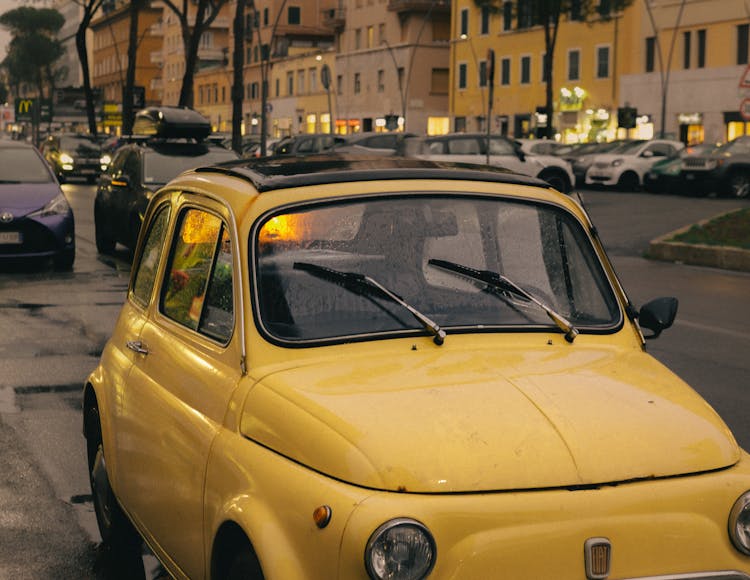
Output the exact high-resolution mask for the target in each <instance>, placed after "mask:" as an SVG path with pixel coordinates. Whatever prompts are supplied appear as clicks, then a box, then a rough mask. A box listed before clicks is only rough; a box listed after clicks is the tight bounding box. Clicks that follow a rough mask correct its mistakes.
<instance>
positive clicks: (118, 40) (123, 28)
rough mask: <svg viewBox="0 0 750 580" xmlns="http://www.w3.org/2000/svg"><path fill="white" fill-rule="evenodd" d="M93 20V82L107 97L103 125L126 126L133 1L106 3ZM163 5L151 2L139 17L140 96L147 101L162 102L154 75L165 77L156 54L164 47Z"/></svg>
mask: <svg viewBox="0 0 750 580" xmlns="http://www.w3.org/2000/svg"><path fill="white" fill-rule="evenodd" d="M105 6H106V7H107V9H106V10H101V11H100V12H98V13H97V14H96V16H95V18H94V20H93V21H92V22H91V30H92V32H93V44H94V50H93V59H92V61H91V70H92V75H91V78H92V83H91V84H92V85H93V86H94V87H96V88H98V89H100V90H101V92H102V97H103V99H104V121H103V125H104V127H105V129H106V130H108V131H112V132H114V131H118V130H119V128H120V127H121V126H122V116H121V114H122V100H123V90H124V88H125V83H126V75H127V69H128V44H129V30H130V2H127V1H125V0H118V1H117V2H110V3H107V4H106V5H105ZM161 17H162V5H161V3H147V5H146V6H145V7H144V8H142V9H141V11H140V15H139V18H138V38H139V39H140V42H139V44H138V52H137V54H136V67H135V86H136V87H139V88H138V89H137V90H136V96H137V97H138V98H139V100H141V98H142V100H143V103H136V104H143V105H151V104H159V103H161V99H162V95H161V92H160V90H159V88H158V84H157V83H155V82H154V79H158V78H160V77H161V68H160V66H159V63H158V62H155V61H154V59H153V57H152V55H153V54H154V53H158V52H160V51H161V48H162V28H161Z"/></svg>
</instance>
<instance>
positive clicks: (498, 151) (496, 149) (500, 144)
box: [490, 139, 516, 155]
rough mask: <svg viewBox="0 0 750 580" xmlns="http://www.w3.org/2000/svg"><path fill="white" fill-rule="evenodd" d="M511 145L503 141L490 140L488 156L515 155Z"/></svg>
mask: <svg viewBox="0 0 750 580" xmlns="http://www.w3.org/2000/svg"><path fill="white" fill-rule="evenodd" d="M515 153H516V152H515V150H514V148H513V144H512V143H510V142H509V141H506V140H505V139H490V155H515Z"/></svg>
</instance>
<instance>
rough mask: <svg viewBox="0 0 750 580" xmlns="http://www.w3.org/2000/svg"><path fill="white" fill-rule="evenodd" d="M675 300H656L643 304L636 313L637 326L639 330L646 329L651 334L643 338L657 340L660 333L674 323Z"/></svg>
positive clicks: (676, 303) (675, 313)
mask: <svg viewBox="0 0 750 580" xmlns="http://www.w3.org/2000/svg"><path fill="white" fill-rule="evenodd" d="M677 305H678V302H677V298H671V297H669V298H656V299H654V300H651V302H648V303H646V304H644V305H643V306H642V307H641V310H640V312H639V313H638V324H640V326H641V328H647V329H649V330H650V331H652V332H653V334H651V335H648V336H645V335H644V338H645V339H647V340H650V339H652V338H657V337H658V336H659V335H660V334H661V333H662V331H664V330H666V329H667V328H669V327H670V326H672V323H673V322H674V319H675V317H676V316H677Z"/></svg>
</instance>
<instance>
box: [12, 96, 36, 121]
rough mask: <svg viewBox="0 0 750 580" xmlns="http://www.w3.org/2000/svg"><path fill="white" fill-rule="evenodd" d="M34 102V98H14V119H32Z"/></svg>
mask: <svg viewBox="0 0 750 580" xmlns="http://www.w3.org/2000/svg"><path fill="white" fill-rule="evenodd" d="M34 104H35V99H21V98H16V121H17V122H21V121H33V120H34Z"/></svg>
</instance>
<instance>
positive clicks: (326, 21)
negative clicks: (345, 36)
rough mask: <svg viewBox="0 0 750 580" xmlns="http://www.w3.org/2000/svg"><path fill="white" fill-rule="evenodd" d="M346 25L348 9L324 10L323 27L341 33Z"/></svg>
mask: <svg viewBox="0 0 750 580" xmlns="http://www.w3.org/2000/svg"><path fill="white" fill-rule="evenodd" d="M345 24H346V8H329V9H326V10H323V26H325V27H326V28H332V29H333V30H336V31H340V30H342V29H343V28H344V25H345Z"/></svg>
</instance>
